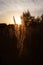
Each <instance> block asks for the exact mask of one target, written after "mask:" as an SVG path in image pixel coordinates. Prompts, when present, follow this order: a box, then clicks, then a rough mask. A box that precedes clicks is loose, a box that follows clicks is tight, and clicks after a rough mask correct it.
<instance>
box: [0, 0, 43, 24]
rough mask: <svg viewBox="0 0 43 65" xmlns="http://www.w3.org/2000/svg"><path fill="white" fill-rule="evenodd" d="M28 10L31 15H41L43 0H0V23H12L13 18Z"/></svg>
mask: <svg viewBox="0 0 43 65" xmlns="http://www.w3.org/2000/svg"><path fill="white" fill-rule="evenodd" d="M26 10H29V11H30V13H31V15H33V16H38V15H41V14H42V13H43V0H0V23H7V24H10V23H13V16H19V15H21V14H22V12H23V11H26Z"/></svg>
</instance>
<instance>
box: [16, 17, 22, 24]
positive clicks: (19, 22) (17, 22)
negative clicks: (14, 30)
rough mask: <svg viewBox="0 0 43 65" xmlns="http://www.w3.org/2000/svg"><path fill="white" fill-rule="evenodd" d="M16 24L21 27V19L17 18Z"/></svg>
mask: <svg viewBox="0 0 43 65" xmlns="http://www.w3.org/2000/svg"><path fill="white" fill-rule="evenodd" d="M15 21H16V24H18V25H21V19H20V17H15Z"/></svg>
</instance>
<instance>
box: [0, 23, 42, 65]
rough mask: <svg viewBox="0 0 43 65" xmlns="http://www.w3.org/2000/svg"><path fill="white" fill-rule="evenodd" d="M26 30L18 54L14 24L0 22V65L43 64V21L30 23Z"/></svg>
mask: <svg viewBox="0 0 43 65" xmlns="http://www.w3.org/2000/svg"><path fill="white" fill-rule="evenodd" d="M27 31H28V32H27V35H26V39H25V40H24V42H23V51H22V54H21V56H18V53H19V51H18V49H17V43H18V42H17V38H16V36H15V27H14V25H6V24H0V65H43V23H40V24H36V23H32V24H30V25H29V27H27Z"/></svg>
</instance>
